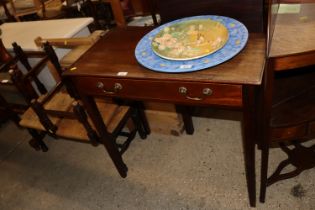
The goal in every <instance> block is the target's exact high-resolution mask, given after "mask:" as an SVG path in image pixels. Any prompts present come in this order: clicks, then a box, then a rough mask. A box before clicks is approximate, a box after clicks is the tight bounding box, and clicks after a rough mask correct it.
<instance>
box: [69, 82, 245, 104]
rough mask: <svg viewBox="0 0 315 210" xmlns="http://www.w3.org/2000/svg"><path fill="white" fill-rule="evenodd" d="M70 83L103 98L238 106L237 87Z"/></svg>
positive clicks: (183, 83)
mask: <svg viewBox="0 0 315 210" xmlns="http://www.w3.org/2000/svg"><path fill="white" fill-rule="evenodd" d="M74 83H75V85H76V87H77V88H79V91H81V92H82V93H84V94H88V95H104V96H109V97H122V98H129V99H139V100H156V101H165V102H173V103H181V104H196V105H198V104H200V105H208V104H209V105H219V106H232V107H241V106H242V87H241V85H230V84H216V83H194V82H175V81H174V82H173V81H166V82H164V81H150V80H134V79H132V80H131V79H123V78H122V79H117V78H114V79H110V78H96V77H78V78H76V79H75V80H74Z"/></svg>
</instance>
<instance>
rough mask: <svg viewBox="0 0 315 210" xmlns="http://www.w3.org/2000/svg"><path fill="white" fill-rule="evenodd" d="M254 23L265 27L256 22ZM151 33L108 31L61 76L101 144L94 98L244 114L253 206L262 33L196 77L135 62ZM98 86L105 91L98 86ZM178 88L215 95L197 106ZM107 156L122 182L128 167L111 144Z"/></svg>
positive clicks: (135, 29)
mask: <svg viewBox="0 0 315 210" xmlns="http://www.w3.org/2000/svg"><path fill="white" fill-rule="evenodd" d="M257 5H259V4H257ZM257 7H258V6H257ZM257 24H263V23H262V22H261V21H258V22H257ZM150 30H151V28H148V27H126V28H116V29H113V30H111V31H109V32H108V33H107V34H106V35H105V36H104V37H103V38H101V39H100V40H99V41H98V42H97V43H96V44H95V45H94V46H93V47H92V48H91V49H90V50H89V51H87V52H86V53H85V54H84V55H83V56H82V57H81V58H80V59H79V60H78V61H77V62H76V63H75V64H74V67H75V68H76V69H75V70H74V71H67V72H65V73H64V76H65V77H66V78H68V79H70V80H71V81H72V83H73V84H74V86H75V87H76V90H77V91H78V93H79V95H80V98H81V100H82V102H83V104H84V106H85V107H86V109H87V112H88V113H89V115H90V116H91V119H92V120H93V122H94V124H95V125H96V128H97V130H98V132H99V133H100V134H101V138H104V139H105V138H106V136H107V135H108V134H107V132H105V131H104V130H105V128H106V127H105V126H104V123H103V121H102V119H101V117H100V113H99V111H98V109H97V106H96V104H95V101H94V100H93V96H103V97H118V98H124V99H132V100H142V101H160V102H170V103H175V104H182V105H191V106H198V105H200V106H213V107H221V108H227V109H234V110H239V111H241V112H243V116H244V119H243V124H242V125H243V131H244V159H245V170H246V177H247V183H248V192H249V197H250V204H251V205H252V206H254V205H255V201H256V199H255V195H256V190H255V143H256V139H255V136H254V135H255V133H254V131H255V129H256V126H255V123H253V120H255V118H256V115H255V106H256V104H255V101H256V100H255V97H256V95H255V92H256V89H257V88H258V87H259V85H260V84H261V80H262V75H263V69H264V62H265V42H266V37H265V34H264V33H251V34H250V36H249V40H248V43H247V46H246V48H245V49H244V50H243V51H242V52H241V53H240V54H239V55H237V56H235V57H234V58H233V59H231V60H230V61H228V62H225V63H223V64H221V65H218V66H216V67H213V68H211V69H205V70H203V71H198V72H192V73H185V74H167V73H157V72H153V71H150V70H148V69H146V68H144V67H143V66H141V65H140V64H138V62H137V61H136V59H135V56H134V49H135V47H136V45H137V43H138V42H139V40H140V39H141V38H142V37H143V36H144V35H145V34H146V33H148V32H149V31H150ZM104 58H106V59H104ZM122 71H123V72H126V73H127V74H125V75H122V76H121V74H119V72H122ZM236 72H237V73H236ZM100 83H102V84H103V86H101V87H100V86H99V85H98V84H100ZM118 84H119V85H118ZM181 86H184V87H186V88H188V89H189V92H190V94H191V95H192V96H194V97H199V96H201V95H202V89H204V88H211V89H212V90H213V94H212V95H211V96H209V97H204V98H203V100H200V101H195V100H190V99H188V98H187V97H186V96H185V95H183V94H180V93H179V92H178V89H179V87H181ZM117 87H122V88H117ZM108 91H109V92H108ZM196 141H197V140H196ZM107 151H108V152H109V154H110V157H111V158H112V160H113V161H114V163H115V166H116V168H117V170H118V172H119V174H120V175H121V176H122V177H126V176H127V170H126V167H125V166H126V165H125V163H124V162H123V160H122V157H121V156H119V152H118V151H117V150H116V149H113V146H110V145H108V146H107Z"/></svg>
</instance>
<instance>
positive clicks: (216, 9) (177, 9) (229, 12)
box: [156, 0, 264, 32]
mask: <svg viewBox="0 0 315 210" xmlns="http://www.w3.org/2000/svg"><path fill="white" fill-rule="evenodd" d="M156 1H157V10H158V11H159V13H160V16H161V23H165V22H169V21H172V20H175V19H179V18H183V17H189V16H196V15H221V16H227V17H231V18H234V19H237V20H239V21H240V22H242V23H243V24H245V26H246V27H247V28H248V30H249V31H250V32H262V31H264V20H263V16H264V0H193V1H192V0H168V1H164V0H156Z"/></svg>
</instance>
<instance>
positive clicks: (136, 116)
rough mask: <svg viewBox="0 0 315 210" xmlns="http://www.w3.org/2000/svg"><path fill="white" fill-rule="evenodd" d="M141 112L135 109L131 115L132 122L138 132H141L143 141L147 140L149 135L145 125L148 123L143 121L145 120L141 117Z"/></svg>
mask: <svg viewBox="0 0 315 210" xmlns="http://www.w3.org/2000/svg"><path fill="white" fill-rule="evenodd" d="M139 112H141V111H140V110H139V109H137V108H133V111H132V114H131V119H132V121H133V123H134V125H135V127H136V130H137V131H138V132H139V135H140V137H141V139H146V138H147V134H148V133H147V129H146V126H145V125H144V124H146V123H147V122H143V121H142V119H143V118H142V117H140V113H139ZM144 117H145V116H144ZM145 120H146V118H145Z"/></svg>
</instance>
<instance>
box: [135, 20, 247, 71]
mask: <svg viewBox="0 0 315 210" xmlns="http://www.w3.org/2000/svg"><path fill="white" fill-rule="evenodd" d="M195 20H197V21H206V20H209V21H214V22H218V23H219V24H218V25H220V24H222V25H223V26H225V28H226V29H227V30H228V39H227V41H226V43H225V42H224V41H223V42H222V43H221V44H222V46H221V48H220V46H219V48H218V49H216V50H217V51H214V52H208V54H205V55H200V57H199V56H197V58H196V57H194V56H191V57H189V58H184V59H180V60H174V59H173V58H168V56H166V57H165V56H164V55H161V56H160V55H158V54H159V52H154V51H153V48H154V46H153V48H152V45H154V42H155V41H154V39H155V38H156V37H159V36H158V34H162V32H161V31H165V28H168V29H166V31H167V30H171V27H172V26H173V25H174V24H181V23H187V22H192V21H195ZM247 40H248V30H247V29H246V27H245V26H244V25H243V24H242V23H240V22H239V21H237V20H235V19H232V18H229V17H224V16H214V15H205V16H194V17H188V18H182V19H179V20H175V21H172V22H169V23H166V24H164V25H162V26H160V27H158V28H156V29H154V30H152V31H150V32H149V33H148V34H146V35H145V36H144V37H143V38H142V39H141V40H140V41H139V43H138V44H137V46H136V49H135V56H136V59H137V61H138V62H139V63H140V64H141V65H143V66H144V67H146V68H148V69H150V70H153V71H158V72H166V73H183V72H193V71H199V70H202V69H206V68H209V67H212V66H216V65H218V64H221V63H223V62H225V61H227V60H229V59H231V58H232V57H234V56H235V55H237V54H238V53H239V52H240V51H241V50H242V49H243V48H244V47H245V45H246V43H247ZM163 57H164V58H163ZM166 58H167V59H166Z"/></svg>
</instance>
